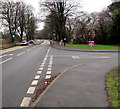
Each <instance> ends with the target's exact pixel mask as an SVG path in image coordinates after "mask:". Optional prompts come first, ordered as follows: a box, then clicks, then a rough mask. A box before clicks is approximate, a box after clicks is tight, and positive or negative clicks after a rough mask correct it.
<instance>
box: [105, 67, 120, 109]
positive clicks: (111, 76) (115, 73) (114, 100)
mask: <svg viewBox="0 0 120 109" xmlns="http://www.w3.org/2000/svg"><path fill="white" fill-rule="evenodd" d="M119 71H120V66H119V67H116V68H113V69H112V70H111V71H110V72H109V73H108V75H107V76H106V91H107V94H108V101H109V103H110V106H111V107H117V109H120V75H119V73H120V72H119Z"/></svg>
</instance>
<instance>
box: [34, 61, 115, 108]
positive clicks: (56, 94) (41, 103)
mask: <svg viewBox="0 0 120 109" xmlns="http://www.w3.org/2000/svg"><path fill="white" fill-rule="evenodd" d="M112 64H115V63H112ZM112 64H111V63H110V64H108V65H105V63H104V62H99V63H98V62H94V63H92V64H91V63H87V64H86V65H83V64H80V65H78V66H76V67H74V68H73V67H72V68H71V69H69V70H67V71H65V72H62V75H61V76H60V77H59V78H58V79H57V80H56V81H54V82H53V83H52V85H51V87H49V88H48V89H47V91H44V92H43V96H39V98H38V99H37V101H36V104H34V106H35V105H36V107H109V103H108V101H107V94H106V91H105V87H106V86H105V75H106V72H108V71H109V69H110V68H111V67H113V65H112ZM115 65H116V64H115ZM97 66H99V67H97ZM101 68H102V69H101Z"/></svg>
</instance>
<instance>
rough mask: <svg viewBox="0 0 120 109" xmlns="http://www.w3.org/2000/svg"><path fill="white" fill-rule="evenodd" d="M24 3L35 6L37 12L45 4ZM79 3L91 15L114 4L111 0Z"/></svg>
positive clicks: (34, 0) (89, 0)
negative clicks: (40, 5)
mask: <svg viewBox="0 0 120 109" xmlns="http://www.w3.org/2000/svg"><path fill="white" fill-rule="evenodd" d="M23 1H25V2H26V3H27V4H31V5H33V7H34V8H35V10H36V12H37V11H38V7H39V1H41V2H43V1H44V0H23ZM47 1H49V0H47ZM72 1H76V0H72ZM77 1H79V2H81V1H82V5H83V10H84V11H87V12H89V13H91V12H94V11H97V12H100V11H101V10H103V9H104V8H106V7H107V6H108V5H110V4H111V3H112V1H111V0H77Z"/></svg>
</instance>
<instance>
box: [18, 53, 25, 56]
mask: <svg viewBox="0 0 120 109" xmlns="http://www.w3.org/2000/svg"><path fill="white" fill-rule="evenodd" d="M24 53H25V52H22V53H20V54H18V55H17V56H20V55H22V54H24Z"/></svg>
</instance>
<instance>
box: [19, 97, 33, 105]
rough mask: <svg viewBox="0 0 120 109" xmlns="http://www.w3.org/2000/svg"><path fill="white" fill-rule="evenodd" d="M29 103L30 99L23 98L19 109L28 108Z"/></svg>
mask: <svg viewBox="0 0 120 109" xmlns="http://www.w3.org/2000/svg"><path fill="white" fill-rule="evenodd" d="M30 101H31V97H24V99H23V100H22V103H21V105H20V107H28V106H29V104H30Z"/></svg>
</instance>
